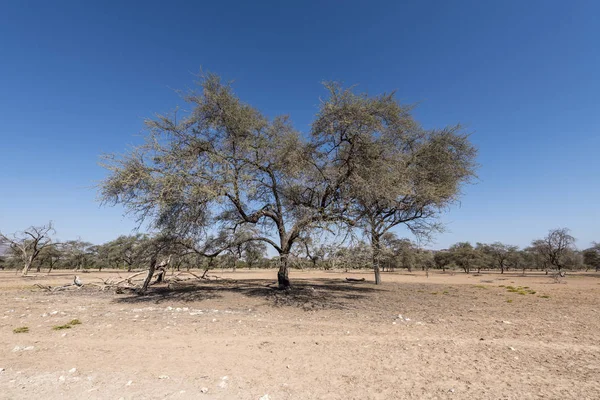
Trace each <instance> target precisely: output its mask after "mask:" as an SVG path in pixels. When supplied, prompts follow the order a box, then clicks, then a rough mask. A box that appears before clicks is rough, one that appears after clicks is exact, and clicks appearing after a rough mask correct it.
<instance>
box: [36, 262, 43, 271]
mask: <svg viewBox="0 0 600 400" xmlns="http://www.w3.org/2000/svg"><path fill="white" fill-rule="evenodd" d="M35 272H42V264H41V263H40V264H39V265H38V266H37V268H36V269H35Z"/></svg>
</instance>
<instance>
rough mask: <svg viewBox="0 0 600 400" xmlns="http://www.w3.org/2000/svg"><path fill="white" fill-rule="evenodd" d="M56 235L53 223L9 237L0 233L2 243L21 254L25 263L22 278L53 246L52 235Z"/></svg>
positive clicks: (30, 228)
mask: <svg viewBox="0 0 600 400" xmlns="http://www.w3.org/2000/svg"><path fill="white" fill-rule="evenodd" d="M54 233H55V230H54V227H53V225H52V222H49V223H48V224H47V225H41V226H31V227H29V228H28V229H26V230H25V231H23V232H17V233H15V234H13V235H12V236H10V237H9V236H7V235H4V234H2V232H0V242H2V243H4V244H8V245H9V246H10V247H11V248H13V249H14V250H15V251H16V252H18V253H20V254H19V255H20V258H21V260H22V261H23V270H22V272H21V275H22V276H26V275H27V273H28V272H29V269H30V268H31V266H32V265H33V262H34V261H35V260H36V258H37V257H38V256H39V255H40V252H41V251H42V250H43V249H44V248H46V247H49V246H53V245H54V243H53V242H52V235H53V234H54Z"/></svg>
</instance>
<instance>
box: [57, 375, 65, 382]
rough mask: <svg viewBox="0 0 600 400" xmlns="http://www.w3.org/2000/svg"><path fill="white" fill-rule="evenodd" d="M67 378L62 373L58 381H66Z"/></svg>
mask: <svg viewBox="0 0 600 400" xmlns="http://www.w3.org/2000/svg"><path fill="white" fill-rule="evenodd" d="M65 379H66V378H65V377H64V376H62V375H61V376H59V377H58V381H59V382H64V381H65Z"/></svg>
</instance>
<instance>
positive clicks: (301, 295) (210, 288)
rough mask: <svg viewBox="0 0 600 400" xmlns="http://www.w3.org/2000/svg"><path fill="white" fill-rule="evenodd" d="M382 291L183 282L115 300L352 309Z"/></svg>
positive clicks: (307, 283) (323, 282)
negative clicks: (246, 301)
mask: <svg viewBox="0 0 600 400" xmlns="http://www.w3.org/2000/svg"><path fill="white" fill-rule="evenodd" d="M381 290H384V289H381V288H377V289H376V288H374V287H373V285H372V284H370V283H368V282H347V281H343V280H335V279H322V278H320V279H311V280H297V281H295V282H294V284H293V286H292V287H291V288H290V289H289V290H279V289H277V288H276V287H273V281H272V280H268V279H244V280H229V279H220V280H214V281H186V282H185V283H179V284H175V285H169V286H166V285H165V286H160V287H151V288H150V289H149V290H148V292H147V293H146V294H144V295H138V294H133V293H132V294H128V295H126V296H124V297H120V298H118V299H115V301H116V302H118V303H128V304H139V303H160V302H164V301H184V302H195V301H202V300H208V299H214V298H221V297H223V296H225V295H227V294H232V293H233V294H240V295H242V296H246V297H251V298H258V299H263V300H265V303H266V304H268V305H271V306H274V307H298V308H302V309H304V310H321V309H352V308H354V307H353V306H352V303H353V302H355V301H356V302H357V303H358V300H360V299H362V298H364V297H366V296H367V295H369V294H371V293H374V292H378V291H381Z"/></svg>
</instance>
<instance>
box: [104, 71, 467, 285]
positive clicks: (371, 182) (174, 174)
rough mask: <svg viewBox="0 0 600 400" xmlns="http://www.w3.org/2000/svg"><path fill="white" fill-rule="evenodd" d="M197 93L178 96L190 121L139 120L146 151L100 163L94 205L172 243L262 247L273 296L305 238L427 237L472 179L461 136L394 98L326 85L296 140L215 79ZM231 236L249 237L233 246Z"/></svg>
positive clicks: (283, 121)
mask: <svg viewBox="0 0 600 400" xmlns="http://www.w3.org/2000/svg"><path fill="white" fill-rule="evenodd" d="M200 85H201V91H200V92H199V93H191V94H189V95H187V96H185V100H186V102H187V103H188V105H189V106H190V108H191V109H190V111H189V112H188V113H186V114H185V115H178V113H172V114H170V115H159V116H157V117H156V118H155V119H152V120H148V121H146V127H147V130H148V136H147V141H146V143H145V144H144V145H142V146H140V147H138V148H135V149H133V150H132V151H131V152H130V153H128V154H126V155H124V156H116V155H110V156H108V157H107V162H106V164H105V165H106V167H107V168H108V169H109V170H110V172H111V173H110V175H109V177H108V178H107V179H106V180H105V181H104V182H103V183H102V184H101V194H102V198H103V200H104V201H105V202H110V203H115V204H116V203H120V204H123V205H125V207H127V208H128V209H129V210H130V211H133V212H134V213H135V214H137V215H138V216H139V217H140V218H141V220H149V221H151V223H152V224H153V225H154V227H156V228H158V229H160V230H161V231H167V232H168V235H169V236H170V237H173V236H175V237H181V238H184V239H186V240H190V239H189V238H190V237H192V238H196V240H195V241H196V242H198V240H197V238H200V237H207V236H208V235H209V232H210V233H211V234H216V235H218V236H219V237H220V236H222V237H225V238H232V239H231V243H229V244H224V246H232V245H235V244H236V243H239V241H240V240H246V241H261V242H264V243H268V244H270V245H271V246H272V247H273V248H274V249H275V250H276V251H277V252H278V253H279V259H280V268H279V271H278V275H277V277H278V282H279V287H280V288H286V287H288V286H289V285H290V281H289V277H288V270H289V268H288V258H289V256H290V254H291V252H292V249H293V247H294V246H295V245H296V246H297V245H301V244H302V238H304V237H307V236H308V235H309V234H310V232H311V231H314V230H318V229H328V230H331V228H332V225H336V224H337V225H338V226H340V227H341V226H342V225H345V226H346V227H351V228H353V227H357V226H362V227H365V231H366V232H367V233H368V234H369V235H370V236H371V242H372V243H373V247H374V249H376V250H377V249H378V240H379V238H380V237H381V235H383V234H384V233H385V232H387V231H388V230H389V229H391V228H392V227H394V226H396V225H398V224H401V223H404V224H406V225H408V226H409V227H410V228H411V229H414V230H419V231H425V230H426V229H425V228H426V227H429V226H430V225H428V223H420V222H418V221H419V220H422V221H425V220H427V219H428V218H430V217H433V216H434V215H436V214H437V213H438V211H439V210H440V209H441V208H442V207H444V206H446V205H447V204H448V203H449V202H451V201H452V200H454V199H456V197H457V194H458V189H459V187H460V184H461V183H463V182H464V181H465V180H466V179H467V177H468V176H471V175H472V169H473V165H472V159H473V157H474V154H475V150H474V149H473V148H472V146H471V145H470V144H469V142H468V140H467V138H466V136H464V135H462V134H460V133H459V132H458V131H457V130H456V129H450V130H443V131H425V130H423V129H422V128H420V127H419V126H418V125H417V124H416V123H415V122H414V121H413V120H412V118H411V117H410V113H409V109H407V108H405V107H402V106H400V105H399V104H398V102H397V101H396V100H395V99H394V97H393V96H391V95H385V96H378V97H369V96H367V95H355V94H353V92H352V91H351V90H346V89H343V88H342V87H341V86H339V85H337V84H330V85H326V88H327V89H328V94H329V96H328V97H327V98H326V99H325V100H323V101H322V102H321V104H320V108H319V112H318V114H317V116H316V119H315V121H314V123H313V125H312V128H311V132H310V134H308V135H306V136H304V135H302V134H300V133H299V132H298V131H296V130H295V129H294V128H293V127H292V125H291V123H290V122H289V120H288V118H287V117H275V118H273V119H269V118H267V117H265V116H264V115H263V114H261V113H260V112H259V111H258V110H256V109H255V108H253V107H251V106H250V105H248V104H245V103H243V102H242V101H240V99H239V98H237V97H236V96H235V94H234V93H233V91H232V89H231V86H230V85H228V84H224V83H222V82H221V80H220V79H219V78H218V77H217V76H215V75H208V76H204V77H203V78H202V80H201V82H200ZM367 226H368V229H367V228H366V227H367ZM239 230H244V231H246V232H249V231H250V232H252V235H250V236H248V235H245V234H244V235H241V238H240V235H238V234H237V233H236V232H238V231H239ZM217 232H218V233H217ZM222 232H225V233H222ZM376 257H377V255H374V259H375V258H376ZM376 281H377V283H379V275H378V270H376Z"/></svg>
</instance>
